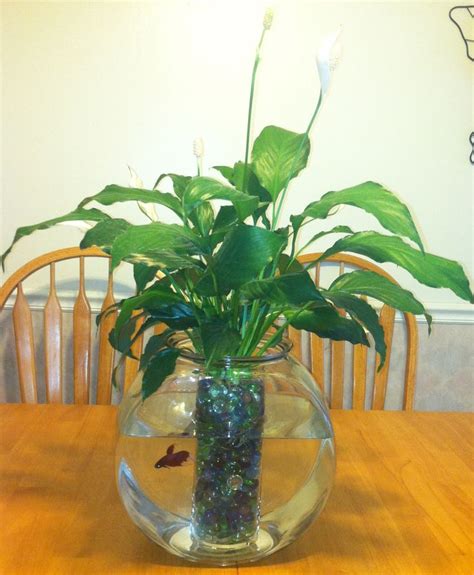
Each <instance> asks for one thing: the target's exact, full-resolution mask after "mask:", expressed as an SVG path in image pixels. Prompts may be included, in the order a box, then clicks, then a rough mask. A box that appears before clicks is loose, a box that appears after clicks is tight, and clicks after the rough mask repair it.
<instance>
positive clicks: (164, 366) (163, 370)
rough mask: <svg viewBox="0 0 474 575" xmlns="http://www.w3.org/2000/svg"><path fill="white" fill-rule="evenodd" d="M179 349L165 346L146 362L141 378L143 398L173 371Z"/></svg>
mask: <svg viewBox="0 0 474 575" xmlns="http://www.w3.org/2000/svg"><path fill="white" fill-rule="evenodd" d="M178 356H179V351H178V350H177V349H172V348H169V347H166V348H164V349H162V350H160V351H159V352H158V353H157V354H156V355H155V356H154V357H153V359H152V360H150V361H149V362H148V365H147V366H146V368H145V371H144V373H143V379H142V399H143V400H145V399H146V398H147V397H149V396H150V395H151V394H152V393H155V391H156V390H157V389H158V388H159V387H160V385H161V384H162V383H163V381H164V380H165V379H166V378H167V377H168V375H171V374H172V373H173V372H174V368H175V366H176V360H177V359H178Z"/></svg>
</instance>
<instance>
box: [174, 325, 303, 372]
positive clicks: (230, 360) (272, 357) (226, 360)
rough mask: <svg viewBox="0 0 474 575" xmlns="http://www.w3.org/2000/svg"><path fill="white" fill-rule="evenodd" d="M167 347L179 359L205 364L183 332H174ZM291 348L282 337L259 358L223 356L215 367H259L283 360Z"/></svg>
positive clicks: (203, 358) (214, 363)
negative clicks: (174, 350) (177, 355)
mask: <svg viewBox="0 0 474 575" xmlns="http://www.w3.org/2000/svg"><path fill="white" fill-rule="evenodd" d="M272 335H273V334H270V335H268V336H265V337H264V338H263V339H262V341H261V342H260V344H259V347H260V346H261V345H263V344H265V343H266V342H267V341H268V340H269V339H270V337H271V336H272ZM166 345H167V346H168V347H171V348H174V349H177V350H178V351H179V354H180V356H181V357H183V358H185V359H188V360H191V361H194V362H196V363H203V364H204V363H206V358H205V357H204V356H203V355H201V354H199V353H196V352H195V351H194V349H193V343H192V341H191V338H190V337H189V336H188V335H187V334H186V333H185V332H176V333H173V334H172V335H170V336H169V337H168V339H167V341H166ZM292 348H293V343H292V342H291V341H290V340H289V339H288V338H286V337H283V338H282V339H281V340H280V341H279V342H278V343H275V344H274V345H272V346H271V347H270V348H268V350H267V351H266V352H265V353H264V354H263V355H260V356H245V355H244V356H234V355H232V356H225V357H223V358H222V359H219V360H217V361H215V362H212V364H213V365H215V366H226V365H229V364H237V363H238V364H245V365H259V364H262V363H267V362H270V361H276V360H279V359H285V358H286V357H287V356H288V354H289V353H290V351H291V349H292Z"/></svg>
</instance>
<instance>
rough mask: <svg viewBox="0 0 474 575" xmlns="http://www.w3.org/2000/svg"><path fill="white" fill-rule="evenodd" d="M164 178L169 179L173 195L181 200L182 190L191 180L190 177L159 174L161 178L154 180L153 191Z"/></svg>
mask: <svg viewBox="0 0 474 575" xmlns="http://www.w3.org/2000/svg"><path fill="white" fill-rule="evenodd" d="M165 178H170V179H171V181H172V182H173V191H174V193H175V195H176V196H177V197H178V198H179V199H181V198H182V197H183V194H184V190H185V189H186V186H187V185H188V183H189V181H190V180H191V176H180V175H179V174H161V176H160V177H159V178H158V179H157V180H156V182H155V185H154V186H153V189H156V187H157V186H158V184H159V183H160V182H161V181H162V180H164V179H165Z"/></svg>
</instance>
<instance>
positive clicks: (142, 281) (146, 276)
mask: <svg viewBox="0 0 474 575" xmlns="http://www.w3.org/2000/svg"><path fill="white" fill-rule="evenodd" d="M158 269H159V268H158V267H157V266H148V265H146V264H134V265H133V278H134V280H135V284H136V286H137V292H138V293H140V292H142V291H143V290H144V289H145V288H146V286H147V284H149V283H150V282H151V281H152V280H153V279H155V277H156V274H157V272H158Z"/></svg>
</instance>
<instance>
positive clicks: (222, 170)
mask: <svg viewBox="0 0 474 575" xmlns="http://www.w3.org/2000/svg"><path fill="white" fill-rule="evenodd" d="M212 169H213V170H217V171H218V172H219V174H221V175H222V176H223V177H224V178H225V179H226V180H227V181H228V182H229V184H232V185H234V168H231V167H230V166H212Z"/></svg>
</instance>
